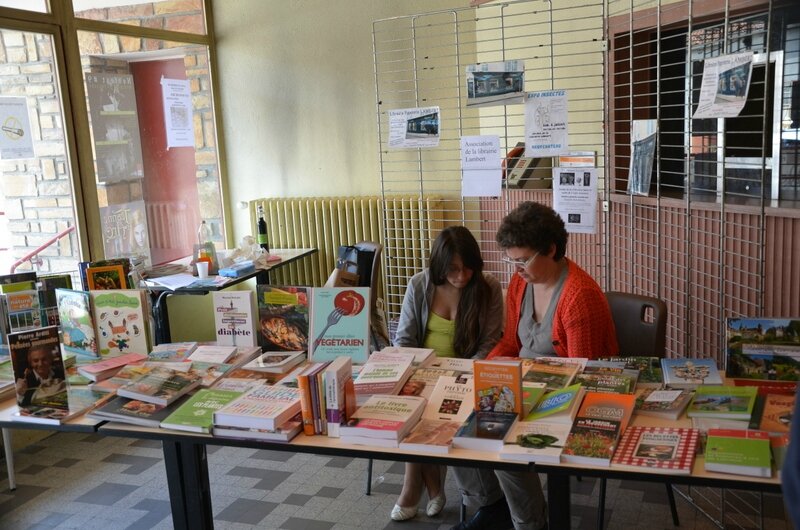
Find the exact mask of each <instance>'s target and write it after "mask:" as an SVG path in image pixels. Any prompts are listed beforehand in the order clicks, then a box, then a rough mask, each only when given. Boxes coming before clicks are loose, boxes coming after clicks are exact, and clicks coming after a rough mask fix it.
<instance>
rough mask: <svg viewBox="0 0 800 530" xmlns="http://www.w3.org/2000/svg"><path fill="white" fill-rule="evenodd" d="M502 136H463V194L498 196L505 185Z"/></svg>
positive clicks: (468, 195) (469, 195)
mask: <svg viewBox="0 0 800 530" xmlns="http://www.w3.org/2000/svg"><path fill="white" fill-rule="evenodd" d="M502 181H503V178H502V162H501V158H500V138H499V137H498V136H462V137H461V196H462V197H498V196H499V195H500V193H501V189H502V186H503V182H502Z"/></svg>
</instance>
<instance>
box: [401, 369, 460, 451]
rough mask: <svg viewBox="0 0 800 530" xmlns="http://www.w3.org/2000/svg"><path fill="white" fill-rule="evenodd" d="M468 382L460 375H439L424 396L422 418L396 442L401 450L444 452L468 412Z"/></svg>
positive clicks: (448, 448) (447, 449) (448, 447)
mask: <svg viewBox="0 0 800 530" xmlns="http://www.w3.org/2000/svg"><path fill="white" fill-rule="evenodd" d="M473 394H474V388H473V385H472V381H471V380H470V379H466V378H463V377H456V376H442V377H439V379H438V382H437V383H436V386H435V387H434V389H433V391H432V392H431V397H430V398H428V404H427V405H426V406H425V411H424V412H423V413H422V419H421V420H420V421H419V423H417V425H416V426H415V427H414V429H413V430H412V431H411V433H410V434H409V435H408V436H406V437H405V439H404V440H403V441H402V442H401V443H400V448H401V449H409V450H412V451H428V452H435V453H447V452H449V450H450V446H451V444H452V442H453V437H454V436H455V434H456V431H457V430H458V428H459V427H460V426H461V424H462V423H464V421H465V420H466V419H467V417H468V416H469V415H470V414H471V413H472V410H473V404H474V397H473Z"/></svg>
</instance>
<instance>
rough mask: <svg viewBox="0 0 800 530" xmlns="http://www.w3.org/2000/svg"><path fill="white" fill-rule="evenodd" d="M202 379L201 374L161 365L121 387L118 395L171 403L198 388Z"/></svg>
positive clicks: (165, 403)
mask: <svg viewBox="0 0 800 530" xmlns="http://www.w3.org/2000/svg"><path fill="white" fill-rule="evenodd" d="M200 380H201V378H200V376H199V375H198V374H196V373H194V372H191V371H189V372H182V371H178V370H173V369H171V368H162V367H160V366H159V367H157V368H154V369H153V370H151V371H150V372H149V373H148V374H147V375H145V376H144V377H142V378H140V379H137V380H135V381H131V382H130V383H128V384H126V385H125V386H122V387H120V388H119V389H118V390H117V395H119V396H123V397H127V398H131V399H139V400H141V401H148V402H150V403H155V404H157V405H169V404H170V403H172V402H173V401H175V400H176V399H178V398H179V397H181V396H182V395H184V394H186V393H187V392H189V391H191V390H194V389H195V388H197V386H198V385H200Z"/></svg>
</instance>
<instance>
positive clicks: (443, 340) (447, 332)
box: [422, 311, 456, 357]
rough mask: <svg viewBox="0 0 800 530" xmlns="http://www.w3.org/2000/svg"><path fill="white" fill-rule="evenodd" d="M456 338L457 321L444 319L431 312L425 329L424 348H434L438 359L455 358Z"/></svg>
mask: <svg viewBox="0 0 800 530" xmlns="http://www.w3.org/2000/svg"><path fill="white" fill-rule="evenodd" d="M455 336H456V323H455V321H454V320H447V319H446V318H442V317H440V316H439V315H437V314H436V313H434V312H433V311H431V312H430V314H429V316H428V324H427V326H426V327H425V340H424V341H423V343H422V347H423V348H432V349H433V351H434V352H435V353H436V356H437V357H455V356H456V352H455V351H454V350H453V339H454V338H455Z"/></svg>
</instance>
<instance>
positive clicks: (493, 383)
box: [474, 359, 523, 416]
mask: <svg viewBox="0 0 800 530" xmlns="http://www.w3.org/2000/svg"><path fill="white" fill-rule="evenodd" d="M474 369H475V372H474V374H475V377H474V385H475V407H474V408H475V410H479V411H481V412H503V413H506V412H510V413H514V414H516V415H517V416H521V415H522V400H523V399H522V368H521V365H520V362H519V361H495V360H485V359H480V360H476V361H475V363H474Z"/></svg>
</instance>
